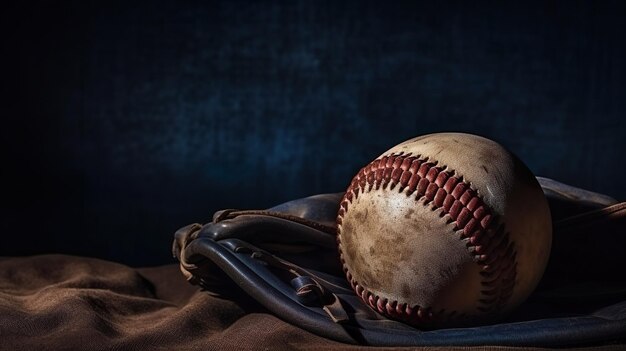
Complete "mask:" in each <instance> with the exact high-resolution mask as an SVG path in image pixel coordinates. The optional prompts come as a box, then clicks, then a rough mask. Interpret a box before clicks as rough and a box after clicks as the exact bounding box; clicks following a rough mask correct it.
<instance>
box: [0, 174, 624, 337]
mask: <svg viewBox="0 0 626 351" xmlns="http://www.w3.org/2000/svg"><path fill="white" fill-rule="evenodd" d="M540 183H541V184H542V186H543V188H544V192H545V193H546V195H548V197H549V200H550V204H551V209H552V213H553V219H554V227H555V237H554V244H553V250H552V253H551V260H550V263H549V265H548V269H547V271H546V273H545V275H544V278H543V280H542V282H541V284H540V286H539V287H538V289H537V290H536V291H535V293H534V294H533V295H531V297H530V298H529V299H528V301H527V302H526V303H524V304H523V305H522V306H521V307H520V308H519V309H517V310H516V312H515V313H513V314H512V315H511V316H509V317H508V318H507V320H505V321H502V322H501V323H499V324H496V325H490V326H481V327H477V328H466V329H464V328H460V329H454V330H445V329H444V330H438V331H420V330H417V329H413V328H410V327H407V326H404V325H402V324H400V323H397V322H390V321H386V320H384V319H383V318H381V317H380V316H376V315H375V314H373V313H372V312H365V310H363V311H361V310H358V308H359V307H358V303H359V301H358V299H356V297H355V296H354V295H353V294H352V296H351V292H350V290H349V289H346V286H345V282H342V279H343V278H342V277H341V274H340V273H341V272H337V266H336V262H333V261H332V259H331V257H333V256H332V235H330V234H328V233H324V234H323V235H321V236H320V234H318V233H316V232H315V231H310V230H309V229H311V228H312V230H318V231H321V230H320V228H322V227H319V228H315V227H314V226H313V227H310V226H305V227H307V228H309V229H302V227H298V226H302V225H303V223H304V224H306V223H308V222H306V221H313V222H317V223H321V224H322V225H332V223H331V220H332V219H333V218H332V217H333V211H335V210H336V206H337V201H338V195H336V194H327V195H322V196H316V197H312V198H308V199H302V200H297V201H294V202H290V203H287V204H283V205H280V206H277V207H275V208H273V209H271V211H270V212H271V213H281V214H283V216H282V217H281V216H278V217H276V216H269V219H268V215H267V213H268V212H264V211H239V215H237V211H223V212H218V213H217V214H216V219H217V221H214V222H212V223H209V224H207V225H205V226H199V227H191V228H190V227H187V230H186V231H185V230H183V231H182V232H179V233H178V234H177V237H176V242H175V246H174V249H175V250H174V251H175V253H176V255H177V257H179V258H181V261H183V262H182V274H181V270H180V269H179V267H178V265H177V264H170V265H166V266H161V267H151V268H132V267H127V266H124V265H121V264H117V263H114V262H107V261H103V260H99V259H94V258H84V257H75V256H64V255H42V256H32V257H12V258H10V257H6V258H1V259H0V350H82V349H85V350H110V349H120V350H124V349H137V350H139V349H141V350H143V349H163V350H171V349H177V350H227V349H237V350H241V349H254V350H256V349H272V350H273V349H315V350H325V349H346V350H349V349H354V350H356V349H362V346H361V345H358V344H372V345H387V347H385V348H377V349H387V348H388V349H398V347H392V346H394V345H407V346H408V345H413V346H419V348H420V349H424V350H435V349H440V348H439V346H437V345H448V346H449V345H456V346H453V347H444V348H442V349H451V350H454V349H459V350H461V349H462V350H467V349H468V347H466V346H467V345H474V346H471V347H470V348H469V349H488V350H496V349H502V350H514V349H516V347H515V346H524V345H526V346H528V345H532V346H536V347H550V346H560V347H571V348H580V349H586V350H596V349H598V350H599V349H603V350H604V349H606V350H621V349H624V342H625V340H626V302H625V301H626V276H625V274H624V273H623V267H626V252H625V251H626V240H625V239H626V230H625V228H626V204H625V203H618V202H617V201H615V200H612V199H610V198H608V197H606V196H603V195H600V194H594V193H590V192H586V191H584V190H581V189H576V188H572V187H568V186H566V185H563V184H560V183H558V182H554V181H551V180H548V179H540ZM285 215H286V216H285ZM289 216H294V217H298V218H302V219H305V220H306V221H300V222H299V221H298V220H297V219H296V220H295V221H294V218H291V217H289ZM281 221H287V222H286V223H285V222H281ZM294 223H295V224H294ZM194 228H195V229H194ZM294 228H299V229H298V230H297V231H294V232H292V234H293V233H295V234H293V235H291V236H288V235H289V233H290V230H292V229H294ZM190 229H192V230H190ZM321 232H323V231H321ZM59 235H62V233H59ZM286 235H287V236H286ZM328 238H330V239H331V240H329V239H328ZM194 242H198V243H203V244H194V245H196V246H197V247H195V248H193V249H191V248H192V247H194V245H191V244H192V243H194ZM210 245H215V247H212V250H213V253H218V254H224V255H231V256H232V257H231V259H233V260H235V261H232V262H231V263H232V265H231V266H230V267H228V266H227V265H226V263H228V261H227V260H224V259H223V258H222V259H219V258H215V257H210V255H211V254H208V251H202V250H204V249H202V247H204V246H207V247H210ZM185 250H189V251H188V252H186V253H182V252H184V251H185ZM194 250H195V251H194ZM205 254H208V255H205ZM233 262H234V263H233ZM233 267H234V268H233ZM244 267H248V269H249V271H248V272H247V273H246V272H243V270H242V269H243V268H244ZM268 267H269V269H268ZM237 269H239V271H238V272H235V271H237ZM263 269H268V270H269V271H271V272H272V274H273V276H274V280H271V279H270V278H268V277H270V276H263V275H262V274H264V273H262V271H263ZM299 269H300V271H298V270H299ZM294 271H295V272H296V273H297V272H300V273H306V272H305V271H308V272H310V273H312V274H311V276H313V279H312V280H307V278H306V274H297V276H299V277H305V278H300V279H296V281H295V283H294V282H293V281H294V280H293V276H294V275H293V272H294ZM285 272H287V273H285ZM255 277H256V278H263V279H266V280H265V283H264V284H267V285H269V287H270V288H272V289H274V290H266V291H273V293H275V295H274V296H272V298H273V299H274V301H271V300H267V299H266V298H265V297H264V296H263V291H260V290H262V289H263V287H261V286H260V285H262V284H263V281H260V282H259V286H254V284H253V286H247V285H246V284H250V283H251V282H254V278H255ZM320 277H321V278H323V279H321V280H322V281H321V282H320V281H317V280H316V279H315V278H320ZM187 280H189V281H190V282H192V283H195V284H198V285H200V286H201V287H202V289H200V288H198V287H197V286H194V285H192V284H189V282H188V281H187ZM329 282H330V283H336V285H334V286H329V285H327V284H328V283H329ZM315 284H318V285H320V286H319V288H320V289H321V290H322V291H325V292H326V293H330V294H331V295H334V296H337V297H339V298H340V300H341V301H342V305H340V306H336V305H333V303H332V301H330V300H329V301H325V300H324V299H323V296H324V295H323V293H320V290H316V288H315ZM303 287H304V288H305V289H304V290H302V289H301V288H303ZM299 289H300V290H299ZM303 291H304V292H310V291H314V292H316V294H317V295H316V294H313V295H311V294H306V293H305V294H301V296H298V294H297V293H298V292H303ZM320 294H321V295H320ZM287 300H290V301H291V302H289V303H290V304H291V306H292V307H293V306H297V307H293V308H292V307H289V306H286V305H280V304H281V303H283V302H285V301H287ZM277 302H278V303H279V305H272V303H277ZM277 306H278V307H277ZM281 306H282V307H281ZM350 306H356V307H355V308H356V309H357V310H351V309H350ZM302 311H308V312H306V313H309V314H310V315H304V314H302V315H297V314H295V315H294V313H298V312H302ZM342 311H343V313H345V314H346V315H342ZM333 316H334V317H335V318H336V319H335V320H333V318H332V317H333ZM342 318H343V319H342ZM318 320H323V321H324V322H323V324H315V323H317V321H318ZM312 322H315V323H313V324H311V323H312ZM350 323H355V324H350ZM329 325H334V326H336V327H333V328H336V329H332V328H326V327H327V326H329ZM470 329H471V330H470ZM342 330H343V331H344V333H342ZM355 344H357V345H355ZM411 349H416V348H415V347H412V348H411Z"/></svg>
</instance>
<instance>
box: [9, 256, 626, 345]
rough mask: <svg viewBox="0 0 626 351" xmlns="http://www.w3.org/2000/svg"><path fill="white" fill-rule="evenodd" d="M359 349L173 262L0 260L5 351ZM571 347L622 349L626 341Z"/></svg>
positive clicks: (65, 258) (71, 258) (68, 258)
mask: <svg viewBox="0 0 626 351" xmlns="http://www.w3.org/2000/svg"><path fill="white" fill-rule="evenodd" d="M363 348H364V347H363V346H357V345H348V344H342V343H338V342H334V341H330V340H328V339H325V338H322V337H319V336H316V335H313V334H311V333H309V332H306V331H304V330H302V329H299V328H298V327H295V326H292V325H290V324H288V323H286V322H283V321H282V320H280V319H278V318H277V317H275V316H273V315H271V314H269V313H267V312H266V311H265V310H264V309H263V308H261V307H259V305H258V304H256V303H255V302H254V301H252V300H251V299H250V298H248V297H246V296H245V295H233V296H232V297H229V298H222V297H215V296H213V295H212V294H209V293H207V292H206V291H200V290H199V289H198V288H197V287H194V286H192V285H190V284H189V283H188V282H187V281H186V280H185V278H184V277H183V275H182V274H181V273H180V271H179V268H178V266H177V265H174V264H172V265H166V266H161V267H153V268H131V267H127V266H124V265H121V264H117V263H113V262H107V261H103V260H99V259H94V258H84V257H75V256H64V255H43V256H32V257H23V258H2V259H0V350H159V349H162V350H264V349H266V350H277V349H302V350H335V349H337V350H357V349H363ZM372 349H374V348H372ZM375 349H377V350H390V349H394V350H400V349H405V350H409V349H410V350H444V349H445V350H517V348H512V347H492V346H484V347H482V346H480V347H473V348H466V347H452V348H450V347H445V348H441V347H424V348H416V347H410V348H375ZM574 349H575V350H578V349H579V350H622V349H623V345H605V346H601V347H587V348H585V347H577V348H574Z"/></svg>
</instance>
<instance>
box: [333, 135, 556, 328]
mask: <svg viewBox="0 0 626 351" xmlns="http://www.w3.org/2000/svg"><path fill="white" fill-rule="evenodd" d="M337 241H338V243H339V253H340V257H341V262H342V264H343V269H344V271H345V273H346V276H347V278H348V281H349V282H350V284H351V285H352V287H353V289H354V290H355V291H356V293H357V295H358V296H360V298H361V299H362V300H363V301H364V302H365V303H366V304H368V305H369V306H370V307H371V308H373V309H374V310H376V311H377V312H379V313H381V314H383V315H385V316H387V317H389V318H392V319H397V320H401V321H403V322H406V323H408V324H411V325H414V326H417V327H426V328H440V327H449V326H465V325H475V324H482V323H488V322H492V321H495V320H497V319H498V318H500V317H502V316H503V315H505V314H506V313H507V312H509V311H511V310H512V309H514V308H515V307H516V306H518V305H519V304H520V303H522V302H523V301H524V300H525V299H526V298H527V297H528V295H529V294H530V293H531V292H532V291H533V289H534V288H535V287H536V286H537V283H538V282H539V279H540V278H541V276H542V274H543V271H544V269H545V266H546V263H547V261H548V256H549V253H550V246H551V242H552V225H551V218H550V210H549V208H548V203H547V201H546V198H545V196H544V194H543V192H542V190H541V187H540V186H539V184H538V183H537V180H536V179H535V177H534V176H533V174H532V173H531V172H530V170H529V169H528V168H527V167H526V166H525V165H524V164H523V163H522V162H521V161H520V160H519V159H517V158H516V157H515V156H514V155H513V154H511V153H510V152H508V151H507V150H506V149H504V148H503V147H502V146H500V145H499V144H498V143H496V142H494V141H492V140H489V139H485V138H483V137H480V136H476V135H471V134H462V133H437V134H430V135H425V136H420V137H417V138H414V139H411V140H408V141H406V142H403V143H401V144H399V145H397V146H394V147H393V148H391V149H390V150H389V151H387V152H385V153H384V154H382V155H381V156H379V157H378V158H377V159H375V160H374V161H372V162H371V163H370V164H368V165H366V166H365V167H363V168H362V169H361V170H360V171H359V173H358V174H357V175H356V176H355V177H354V179H353V180H352V182H351V184H350V186H349V187H348V189H347V191H346V193H345V195H344V197H343V200H342V202H341V206H340V209H339V214H338V216H337Z"/></svg>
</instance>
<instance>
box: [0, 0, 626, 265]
mask: <svg viewBox="0 0 626 351" xmlns="http://www.w3.org/2000/svg"><path fill="white" fill-rule="evenodd" d="M12 6H14V7H13V8H7V9H6V11H3V13H2V14H1V15H0V16H2V24H1V25H2V27H3V28H2V29H3V33H4V34H3V39H4V40H5V44H6V45H3V46H4V48H5V51H4V53H3V56H4V57H3V67H4V68H5V69H6V70H7V72H6V74H5V75H4V83H5V84H3V94H2V96H3V97H4V99H5V100H6V101H5V103H3V106H2V111H4V112H3V116H2V117H3V124H4V127H3V128H2V143H3V147H2V148H3V153H4V154H5V156H4V162H3V163H4V165H3V170H2V176H3V180H4V188H5V189H8V190H12V192H10V193H9V192H8V190H7V191H6V192H5V193H4V194H3V200H4V201H3V209H2V211H3V220H2V224H1V228H2V230H3V234H4V236H5V238H6V241H5V242H4V244H3V245H2V246H0V255H25V254H35V253H43V252H61V253H71V254H79V255H88V256H97V257H102V258H106V259H111V260H117V261H121V262H124V263H129V264H133V265H151V264H158V263H168V262H172V261H171V258H170V256H169V246H170V241H171V238H172V233H173V232H174V231H175V230H176V229H177V228H178V227H181V226H183V225H185V224H188V223H191V222H196V221H199V222H202V221H207V220H209V219H210V217H211V214H212V212H213V211H215V210H218V209H221V208H232V207H235V208H264V207H268V206H271V205H273V204H276V203H279V202H282V201H286V200H289V199H292V198H297V197H302V196H307V195H311V194H315V193H320V192H337V191H342V190H343V189H344V188H345V187H346V185H347V184H348V183H349V181H350V178H351V177H352V175H353V174H354V173H355V172H356V171H357V170H358V169H359V167H360V166H361V165H363V164H364V163H366V162H368V161H370V160H371V159H373V158H374V157H376V156H377V155H378V154H380V153H382V152H383V151H385V150H386V149H387V148H389V147H390V146H392V145H394V144H396V143H398V142H400V141H404V140H405V139H408V138H410V137H413V136H416V135H419V134H425V133H430V132H436V131H464V132H471V133H477V134H481V135H483V136H486V137H490V138H493V139H495V140H497V141H499V142H501V143H502V144H504V145H505V146H506V147H508V148H509V149H510V150H512V151H513V152H514V153H516V154H517V155H518V156H519V157H520V158H521V159H522V160H524V161H525V162H526V163H527V164H528V165H529V167H530V168H531V169H532V170H533V171H534V172H535V173H536V174H538V175H543V176H548V177H553V178H556V179H558V180H562V181H565V182H568V183H571V184H574V185H578V186H581V187H585V188H589V189H592V190H595V191H599V192H604V193H608V194H610V195H612V196H614V197H618V198H621V199H624V198H626V182H624V181H623V179H624V176H625V175H626V172H625V170H626V166H625V161H626V159H625V156H624V152H625V151H626V124H625V122H624V117H625V113H626V71H625V70H626V21H625V20H624V19H625V18H626V5H625V4H624V2H617V1H616V2H611V1H603V2H593V1H583V2H570V1H563V2H552V1H549V2H538V3H536V4H527V3H526V2H521V3H520V4H517V5H516V4H512V3H507V4H502V3H500V2H495V3H491V2H461V3H456V2H454V3H453V2H448V3H446V2H438V4H432V3H426V4H409V3H407V4H404V3H401V2H396V3H393V4H391V5H389V4H384V2H362V1H348V2H343V1H337V2H334V1H330V2H309V1H284V2H272V3H265V4H261V3H259V2H249V3H248V2H235V1H224V2H219V3H205V2H194V1H189V2H187V1H185V2H177V1H140V2H137V1H132V2H123V1H115V2H110V1H105V2H99V3H91V2H84V1H79V2H60V3H58V2H34V3H30V4H22V5H19V7H15V6H17V5H12Z"/></svg>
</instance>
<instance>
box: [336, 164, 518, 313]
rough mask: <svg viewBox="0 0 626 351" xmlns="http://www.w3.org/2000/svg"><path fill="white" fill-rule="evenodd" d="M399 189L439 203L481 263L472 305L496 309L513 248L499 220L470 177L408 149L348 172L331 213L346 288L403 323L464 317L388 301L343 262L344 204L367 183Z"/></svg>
mask: <svg viewBox="0 0 626 351" xmlns="http://www.w3.org/2000/svg"><path fill="white" fill-rule="evenodd" d="M387 187H389V190H393V189H394V188H395V187H399V189H398V193H402V192H404V193H405V195H406V196H407V197H409V196H411V195H415V201H416V202H418V201H419V202H421V203H422V205H423V206H430V207H431V210H433V211H434V210H437V209H439V208H441V209H442V210H443V211H441V212H440V217H442V218H443V217H447V218H446V221H447V223H448V224H450V223H453V224H454V232H455V233H456V234H457V235H458V236H459V239H460V240H464V241H465V242H466V247H467V249H468V252H469V253H470V254H472V255H473V260H474V262H476V263H477V264H479V265H480V266H481V272H480V278H481V291H480V299H479V300H478V306H477V310H478V311H479V312H481V313H485V314H488V313H493V312H497V311H499V310H501V309H502V308H503V307H504V305H505V303H506V302H507V300H508V299H509V298H510V297H511V295H512V292H513V287H514V285H515V279H516V276H517V262H516V251H515V247H514V244H513V242H511V241H510V240H509V233H508V232H506V231H505V228H504V224H503V223H498V222H499V221H498V220H497V218H495V217H496V216H495V215H494V214H493V212H492V210H491V208H490V207H489V206H488V205H487V204H486V203H485V202H484V201H483V200H482V198H481V197H480V195H479V193H478V191H477V190H476V189H473V187H472V185H471V183H470V182H467V181H465V180H463V178H462V177H459V176H457V175H456V172H455V171H453V170H449V169H448V167H447V166H439V165H437V162H436V161H429V158H428V157H424V158H422V157H421V155H417V156H412V154H411V153H408V154H404V153H402V152H401V153H399V154H394V153H392V154H390V155H385V156H383V157H381V158H379V159H376V160H374V161H372V162H371V163H370V164H368V165H367V166H365V167H363V168H362V169H361V170H360V171H359V173H357V175H356V176H355V177H354V178H353V180H352V182H351V183H350V186H349V187H348V190H347V191H346V193H345V194H344V196H343V199H342V201H341V205H340V208H339V212H338V216H337V243H338V248H339V257H340V260H341V264H342V265H343V270H344V272H345V274H346V277H347V279H348V281H349V282H350V284H351V285H352V288H353V289H354V290H355V292H356V293H357V294H358V295H359V297H360V298H361V299H362V300H363V301H364V302H365V303H366V304H368V305H369V306H370V307H372V308H373V309H374V310H376V311H378V312H380V313H382V314H384V315H387V316H389V317H392V318H396V319H400V320H403V321H405V322H408V323H409V324H414V325H428V324H433V323H436V322H441V321H444V320H459V321H460V320H463V318H465V317H467V316H465V315H464V314H462V313H458V312H457V311H454V310H449V311H446V310H444V309H440V310H433V309H432V308H431V307H430V306H419V305H415V306H410V305H409V304H408V303H406V302H400V301H395V300H393V301H390V300H389V299H388V298H386V297H384V296H379V295H376V294H374V293H372V292H371V291H369V290H368V289H367V288H366V287H364V286H362V285H361V284H360V283H359V282H358V281H357V280H356V279H354V277H353V275H352V273H351V272H350V270H349V269H348V267H347V266H346V264H345V260H344V257H343V250H342V246H341V225H342V221H343V217H344V215H345V213H346V212H347V210H348V207H349V205H350V204H351V203H352V201H353V200H354V199H356V198H357V197H358V196H359V193H364V192H370V191H371V190H372V189H376V190H378V189H380V188H382V189H383V190H384V189H386V188H387Z"/></svg>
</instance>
